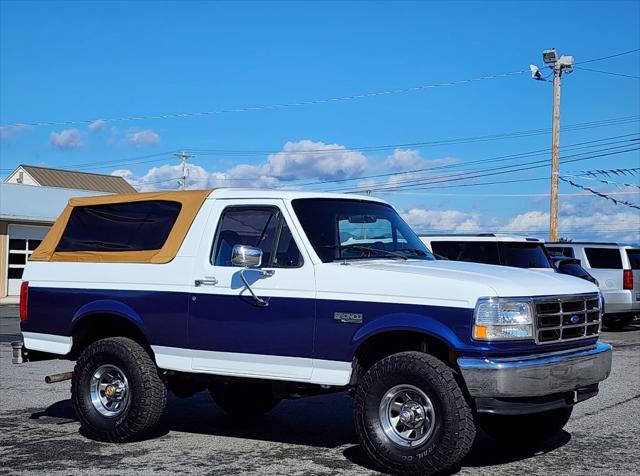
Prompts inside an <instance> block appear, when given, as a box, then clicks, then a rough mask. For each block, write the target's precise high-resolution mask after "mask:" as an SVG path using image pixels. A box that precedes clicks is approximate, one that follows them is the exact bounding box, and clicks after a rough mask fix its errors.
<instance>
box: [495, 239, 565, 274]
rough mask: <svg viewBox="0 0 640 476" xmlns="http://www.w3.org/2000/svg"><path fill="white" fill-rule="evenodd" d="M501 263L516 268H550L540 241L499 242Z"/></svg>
mask: <svg viewBox="0 0 640 476" xmlns="http://www.w3.org/2000/svg"><path fill="white" fill-rule="evenodd" d="M500 245H501V246H500V252H501V253H500V254H501V255H502V264H503V265H505V266H514V267H516V268H552V267H553V266H552V265H551V262H550V261H549V258H548V256H547V253H546V252H545V249H544V245H543V244H542V243H508V242H503V243H500Z"/></svg>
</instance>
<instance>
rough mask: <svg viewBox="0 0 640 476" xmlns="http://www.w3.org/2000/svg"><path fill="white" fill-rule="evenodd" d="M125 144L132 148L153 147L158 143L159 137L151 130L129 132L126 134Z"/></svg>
mask: <svg viewBox="0 0 640 476" xmlns="http://www.w3.org/2000/svg"><path fill="white" fill-rule="evenodd" d="M127 142H128V143H129V144H130V145H132V146H134V147H140V146H143V145H155V144H157V143H158V142H160V136H159V135H158V134H157V133H156V132H154V131H152V130H151V129H145V130H143V131H137V132H135V131H131V132H129V133H128V134H127Z"/></svg>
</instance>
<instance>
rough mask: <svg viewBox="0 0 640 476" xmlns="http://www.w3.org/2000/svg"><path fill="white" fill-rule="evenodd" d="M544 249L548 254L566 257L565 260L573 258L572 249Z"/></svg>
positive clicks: (548, 247)
mask: <svg viewBox="0 0 640 476" xmlns="http://www.w3.org/2000/svg"><path fill="white" fill-rule="evenodd" d="M546 248H547V250H549V252H550V253H555V254H559V255H562V256H566V257H567V258H575V254H574V252H573V248H571V247H569V246H547V247H546Z"/></svg>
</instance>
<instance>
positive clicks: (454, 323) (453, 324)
mask: <svg viewBox="0 0 640 476" xmlns="http://www.w3.org/2000/svg"><path fill="white" fill-rule="evenodd" d="M193 297H195V298H196V300H195V301H193V300H192V298H193ZM335 312H347V313H357V314H362V315H363V322H362V323H361V324H353V323H343V322H340V321H338V320H335V319H334V313H335ZM96 313H109V314H116V315H120V316H122V317H125V318H127V319H129V320H130V321H131V322H132V323H134V324H135V325H137V326H138V327H139V328H140V330H141V331H142V332H143V333H144V334H145V336H146V337H147V339H148V341H149V343H150V344H151V345H159V346H167V347H180V348H191V349H199V350H214V351H221V352H236V353H249V354H262V355H281V356H290V357H313V358H317V359H323V360H337V361H345V362H346V361H350V360H351V359H352V358H353V354H354V352H355V350H356V349H357V347H358V346H359V345H360V344H362V343H363V342H364V341H365V340H366V339H367V338H369V337H371V336H374V335H376V334H379V333H382V332H387V331H397V330H408V331H416V332H421V333H424V334H427V335H431V336H434V337H437V338H439V339H441V340H444V341H446V342H447V343H448V344H449V346H450V347H452V348H453V349H454V350H455V351H456V352H458V354H459V355H461V356H482V355H487V356H489V355H517V354H526V353H533V352H542V351H545V352H546V351H555V350H561V349H565V348H570V347H579V346H584V345H588V344H589V343H591V342H595V340H596V339H588V340H583V341H579V342H565V343H559V344H551V345H545V346H543V347H541V346H537V345H536V344H535V343H534V342H533V341H519V342H495V343H490V344H488V343H481V342H475V341H473V340H472V339H471V326H472V319H473V309H463V308H453V307H443V306H421V305H412V304H401V303H398V304H396V303H378V302H363V301H334V300H315V299H300V298H284V297H272V298H270V300H269V306H268V307H266V308H261V307H257V306H255V305H254V304H253V301H252V300H251V299H250V298H248V297H239V296H231V295H215V294H199V293H179V292H165V291H116V290H86V289H59V288H30V289H29V319H28V320H27V321H24V322H22V323H21V326H22V330H23V331H25V332H38V333H44V334H56V335H65V336H70V335H72V332H73V328H74V326H75V325H76V324H77V323H78V322H80V321H81V320H82V319H83V318H84V317H86V316H88V315H91V314H96Z"/></svg>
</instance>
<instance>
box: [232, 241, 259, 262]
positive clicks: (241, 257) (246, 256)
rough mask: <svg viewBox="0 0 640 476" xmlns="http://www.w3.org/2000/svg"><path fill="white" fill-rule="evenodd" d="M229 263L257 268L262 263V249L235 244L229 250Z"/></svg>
mask: <svg viewBox="0 0 640 476" xmlns="http://www.w3.org/2000/svg"><path fill="white" fill-rule="evenodd" d="M231 264H233V265H234V266H240V267H242V268H259V267H260V266H261V265H262V250H261V249H260V248H255V247H253V246H246V245H235V246H234V247H233V249H232V250H231Z"/></svg>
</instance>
